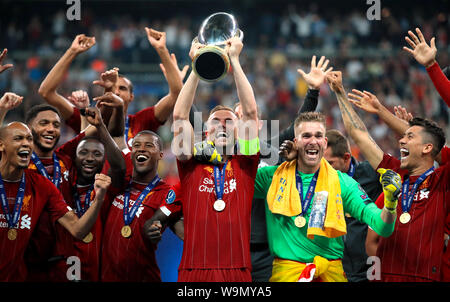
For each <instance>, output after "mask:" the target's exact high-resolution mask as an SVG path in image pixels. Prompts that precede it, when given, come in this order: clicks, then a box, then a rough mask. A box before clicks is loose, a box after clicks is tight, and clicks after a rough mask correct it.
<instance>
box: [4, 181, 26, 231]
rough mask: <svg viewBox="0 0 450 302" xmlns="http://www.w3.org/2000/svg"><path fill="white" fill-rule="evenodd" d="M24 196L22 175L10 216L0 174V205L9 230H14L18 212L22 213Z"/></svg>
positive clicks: (18, 215)
mask: <svg viewBox="0 0 450 302" xmlns="http://www.w3.org/2000/svg"><path fill="white" fill-rule="evenodd" d="M24 195H25V173H23V174H22V179H21V181H20V184H19V190H18V191H17V195H16V201H15V203H14V208H13V212H12V214H11V213H10V212H9V205H8V198H7V197H6V191H5V185H4V184H3V178H2V175H1V174H0V199H1V203H2V209H3V213H5V216H6V221H7V222H8V226H9V228H10V229H12V228H14V227H15V226H16V224H17V222H18V221H19V217H20V212H21V211H22V205H23V197H24Z"/></svg>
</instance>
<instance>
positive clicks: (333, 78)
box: [327, 71, 383, 169]
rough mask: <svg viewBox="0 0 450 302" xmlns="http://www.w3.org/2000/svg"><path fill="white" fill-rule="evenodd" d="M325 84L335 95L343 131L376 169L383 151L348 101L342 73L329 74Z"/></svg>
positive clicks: (333, 72)
mask: <svg viewBox="0 0 450 302" xmlns="http://www.w3.org/2000/svg"><path fill="white" fill-rule="evenodd" d="M327 82H328V84H329V85H330V88H331V90H333V91H334V92H335V94H336V97H337V100H338V104H339V108H340V110H341V115H342V119H343V121H344V126H345V129H346V130H347V132H348V134H349V135H350V136H351V138H352V139H353V141H354V142H355V143H356V144H357V145H358V147H359V148H360V149H361V152H362V154H363V155H364V157H365V158H366V159H367V160H368V161H369V163H370V165H371V166H372V168H374V169H377V167H378V165H379V164H380V162H381V161H382V159H383V151H382V150H381V149H380V147H378V145H377V143H376V142H375V141H374V140H373V138H372V137H371V136H370V134H369V132H368V131H367V128H366V126H365V125H364V123H363V121H362V120H361V118H360V117H359V116H358V114H357V113H356V112H355V110H354V109H353V107H352V105H351V104H350V102H349V101H348V99H347V95H346V93H345V89H344V86H343V85H342V73H341V72H340V71H332V72H330V74H329V75H328V76H327Z"/></svg>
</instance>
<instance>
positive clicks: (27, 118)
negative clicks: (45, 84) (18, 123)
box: [25, 104, 62, 124]
mask: <svg viewBox="0 0 450 302" xmlns="http://www.w3.org/2000/svg"><path fill="white" fill-rule="evenodd" d="M48 110H49V111H53V112H55V113H56V114H57V115H58V116H59V118H60V119H62V118H61V113H60V112H59V110H58V109H57V108H56V107H53V106H51V105H48V104H39V105H35V106H33V107H31V108H30V110H28V112H27V114H26V115H25V123H26V124H29V123H30V122H31V121H32V120H33V119H34V118H35V117H36V116H37V115H38V114H39V112H42V111H48Z"/></svg>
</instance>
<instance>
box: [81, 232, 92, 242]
mask: <svg viewBox="0 0 450 302" xmlns="http://www.w3.org/2000/svg"><path fill="white" fill-rule="evenodd" d="M92 239H94V235H92V233H91V232H89V234H87V235H86V237H84V238H83V242H84V243H89V242H91V241H92Z"/></svg>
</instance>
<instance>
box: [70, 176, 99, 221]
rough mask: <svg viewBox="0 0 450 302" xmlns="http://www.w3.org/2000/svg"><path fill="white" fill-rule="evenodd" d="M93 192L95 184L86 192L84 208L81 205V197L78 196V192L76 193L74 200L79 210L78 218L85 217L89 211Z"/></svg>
mask: <svg viewBox="0 0 450 302" xmlns="http://www.w3.org/2000/svg"><path fill="white" fill-rule="evenodd" d="M92 190H94V184H92V185H91V186H90V187H89V189H88V190H87V192H86V197H84V206H82V205H81V200H80V195H79V194H78V191H75V194H74V200H75V206H76V208H77V215H78V218H80V217H81V216H83V215H84V213H86V211H87V210H88V209H89V206H90V204H91V193H92Z"/></svg>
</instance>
